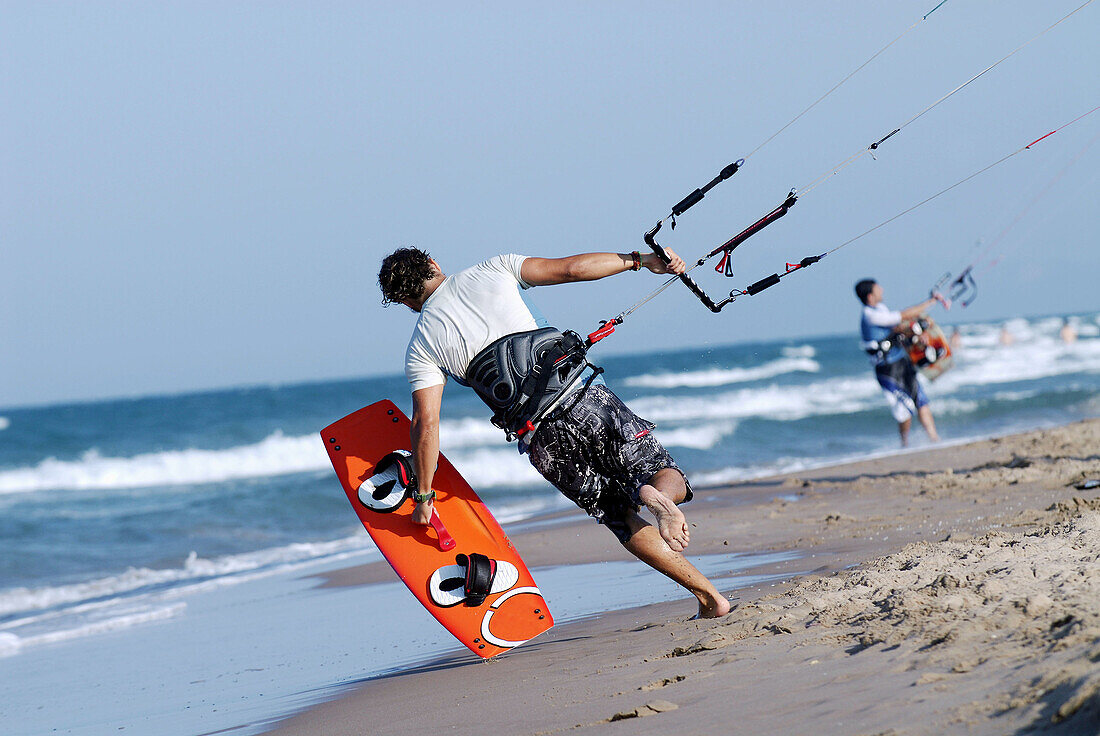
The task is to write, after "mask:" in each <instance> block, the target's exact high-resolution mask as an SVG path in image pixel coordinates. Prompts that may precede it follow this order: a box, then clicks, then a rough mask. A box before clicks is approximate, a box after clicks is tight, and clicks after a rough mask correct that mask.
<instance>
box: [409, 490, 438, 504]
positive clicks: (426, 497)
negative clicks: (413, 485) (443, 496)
mask: <svg viewBox="0 0 1100 736" xmlns="http://www.w3.org/2000/svg"><path fill="white" fill-rule="evenodd" d="M411 495H412V500H413V501H415V502H416V503H427V502H428V501H431V500H432V499H433V498H435V489H434V488H433V489H431V490H430V491H428V492H427V493H421V492H420V491H413V492H412V494H411Z"/></svg>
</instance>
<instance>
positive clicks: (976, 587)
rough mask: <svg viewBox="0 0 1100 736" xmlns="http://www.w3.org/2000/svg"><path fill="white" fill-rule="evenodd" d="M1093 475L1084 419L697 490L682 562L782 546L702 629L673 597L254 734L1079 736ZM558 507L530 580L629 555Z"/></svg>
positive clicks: (1098, 647) (1097, 470)
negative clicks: (766, 577) (564, 516)
mask: <svg viewBox="0 0 1100 736" xmlns="http://www.w3.org/2000/svg"><path fill="white" fill-rule="evenodd" d="M1098 478H1100V420H1089V421H1084V422H1077V423H1073V424H1069V425H1066V426H1063V427H1058V428H1054V429H1044V430H1037V431H1033V432H1029V433H1025V434H1021V435H1015V436H1010V437H1004V438H996V439H991V440H986V441H981V442H977V443H973V444H968V445H962V446H956V447H941V448H936V449H932V450H926V451H921V452H913V453H903V454H899V455H894V456H890V457H886V458H881V459H876V460H869V461H864V462H861V463H856V464H850V465H842V466H834V467H829V468H823V469H820V470H816V471H810V472H804V473H799V474H798V475H797V477H796V476H782V477H778V478H771V479H765V480H759V481H754V482H748V483H741V484H737V485H734V486H730V487H723V488H701V489H697V496H696V500H695V501H694V502H693V503H692V504H690V505H689V506H687V507H685V511H686V513H687V514H688V518H689V520H690V521H691V522H692V524H693V529H692V545H691V548H690V549H689V553H690V554H694V555H711V554H713V555H722V554H729V553H730V552H742V553H760V552H767V551H791V550H794V551H797V552H798V553H799V556H798V557H796V558H794V559H788V560H786V561H783V562H778V563H775V564H773V565H770V566H768V568H767V569H762V570H755V571H754V572H761V573H771V574H776V575H781V576H783V580H782V582H779V583H774V584H765V585H759V586H755V587H752V588H748V589H741V590H738V591H736V593H734V594H733V595H732V596H731V597H732V599H733V600H734V602H735V607H734V610H733V611H732V612H731V614H730V615H728V616H726V617H725V618H722V619H719V620H712V621H689V620H688V619H689V617H690V615H691V614H692V613H693V612H694V601H693V600H683V601H678V602H673V603H663V604H657V605H652V606H646V607H641V608H633V609H628V610H623V611H615V612H610V613H608V614H605V615H601V616H598V617H595V618H591V619H587V620H584V621H580V622H575V623H570V624H567V625H559V626H557V627H555V628H554V629H553V630H551V631H550V632H548V633H547V634H545V635H543V636H542V637H540V638H538V639H537V640H535V641H533V642H530V643H528V644H527V645H525V646H523V647H520V648H518V649H516V650H514V651H513V652H510V653H508V654H507V655H504V656H502V657H499V658H497V659H495V660H490V661H487V662H480V661H477V660H476V659H475V658H473V657H471V656H470V655H469V654H468V653H458V652H456V653H455V654H454V655H452V656H449V657H446V658H444V659H442V660H440V661H437V662H433V663H431V664H428V665H424V666H421V667H418V668H415V669H413V670H410V671H406V672H402V673H400V674H397V675H392V676H388V677H382V678H378V679H373V680H368V681H365V682H364V683H362V684H360V685H358V686H356V687H355V688H354V689H351V690H349V691H346V692H345V694H343V695H342V696H341V697H339V698H338V699H336V700H333V701H330V702H327V703H323V704H321V705H319V706H316V707H314V708H312V709H310V710H307V711H305V712H303V713H300V714H298V715H296V716H294V717H292V718H290V719H288V720H286V721H284V722H282V723H280V724H278V725H277V727H275V728H274V730H272V731H270V733H275V734H281V735H283V736H291V735H299V734H300V735H305V734H310V735H316V734H326V735H337V734H365V733H386V734H405V733H408V734H414V733H415V734H421V733H424V732H429V731H430V732H444V733H451V734H485V733H499V734H532V735H535V734H538V735H542V734H555V733H564V732H589V731H595V730H597V729H599V730H600V732H603V731H604V729H606V730H607V731H608V732H614V730H613V729H619V732H622V733H631V734H648V733H654V734H656V733H661V734H669V733H675V734H709V733H713V732H715V731H720V732H726V733H784V734H787V733H789V734H801V733H837V734H868V735H871V734H878V735H886V734H891V735H895V734H896V735H898V736H900V735H901V734H942V733H965V734H1008V733H1032V732H1044V733H1046V732H1051V733H1065V734H1097V733H1100V488H1094V487H1091V484H1088V483H1087V481H1089V480H1091V479H1098ZM570 518H571V519H572V518H573V517H570ZM575 518H576V520H575V521H569V522H566V523H562V524H559V525H554V526H547V527H538V528H535V529H532V530H531V531H522V530H521V531H518V532H515V533H513V534H512V538H513V541H514V542H515V544H516V546H517V547H518V549H519V550H520V551H521V552H522V554H523V556H524V559H525V560H526V561H527V563H528V565H529V566H530V567H538V566H544V565H563V564H570V563H579V562H595V561H600V560H605V559H607V560H620V559H628V558H629V556H628V555H627V554H626V553H625V552H624V551H623V550H622V549H621V548H619V547H618V546H617V544H616V543H615V542H614V539H613V538H612V537H611V535H609V534H608V533H607V532H606V531H604V530H601V529H598V528H596V527H595V526H594V525H592V524H591V523H590V522H588V521H587V520H585V519H584V518H583V517H581V516H579V515H576V517H575ZM654 575H656V573H654ZM390 576H392V571H390V570H389V568H388V566H386V565H385V564H384V563H377V564H372V565H366V566H362V567H356V568H349V569H345V570H341V571H338V572H336V573H334V574H331V575H327V576H326V578H325V580H324V581H323V582H322V585H324V586H340V587H347V586H358V585H363V584H366V583H369V582H374V581H378V580H384V579H390ZM616 584H619V583H617V582H616V580H614V579H609V580H608V581H607V585H608V586H615V585H616ZM551 605H553V602H552V601H551ZM620 721H623V722H624V723H620Z"/></svg>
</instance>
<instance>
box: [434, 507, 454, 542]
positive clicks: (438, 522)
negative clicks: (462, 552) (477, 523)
mask: <svg viewBox="0 0 1100 736" xmlns="http://www.w3.org/2000/svg"><path fill="white" fill-rule="evenodd" d="M428 523H429V524H431V525H432V529H435V533H436V534H438V535H439V548H440V549H441V550H443V551H444V552H446V551H447V550H449V549H454V548H455V539H454V537H452V536H451V533H450V532H449V531H447V527H445V526H443V520H442V519H440V518H439V512H438V511H437V510H436V509H435V507H434V506H433V507H432V518H431V521H429V522H428Z"/></svg>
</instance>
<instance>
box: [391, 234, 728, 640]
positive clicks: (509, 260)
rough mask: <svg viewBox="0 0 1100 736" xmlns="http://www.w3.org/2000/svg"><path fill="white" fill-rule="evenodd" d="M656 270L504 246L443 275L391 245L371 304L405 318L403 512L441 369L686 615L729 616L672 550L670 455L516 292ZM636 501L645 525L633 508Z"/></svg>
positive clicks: (676, 486)
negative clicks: (407, 402)
mask: <svg viewBox="0 0 1100 736" xmlns="http://www.w3.org/2000/svg"><path fill="white" fill-rule="evenodd" d="M668 254H669V255H670V256H671V263H669V264H668V265H666V264H665V263H664V262H663V261H661V260H660V259H659V258H657V256H656V255H645V256H643V255H641V254H639V253H637V252H634V253H629V254H620V253H585V254H581V255H575V256H569V257H565V258H531V257H526V256H521V255H515V254H508V255H501V256H497V257H496V258H491V259H489V260H487V261H484V262H483V263H478V264H477V265H474V266H472V267H470V268H467V269H466V270H464V271H460V272H458V273H456V274H453V275H450V276H447V275H445V274H444V273H443V271H442V269H441V268H440V267H439V264H437V263H436V262H435V261H434V260H433V259H432V258H431V257H430V256H429V255H428V254H427V253H425V252H424V251H421V250H419V249H415V248H402V249H400V250H398V251H395V252H394V253H392V254H391V255H389V256H387V257H386V258H385V259H384V260H383V262H382V267H381V269H380V271H379V274H378V283H379V286H380V287H381V289H382V294H383V297H384V301H385V302H387V303H399V304H404V305H405V306H407V307H409V308H410V309H412V310H413V311H414V312H417V313H419V315H420V316H419V319H418V320H417V323H416V327H415V328H414V329H413V334H412V339H411V340H410V341H409V347H408V351H407V353H406V356H405V374H406V376H407V378H408V380H409V384H410V387H411V390H412V399H413V416H412V437H411V440H412V450H413V464H414V468H415V473H416V476H417V480H418V484H419V488H420V489H421V493H420V494H418V495H417V496H415V500H416V502H417V503H416V508H415V510H414V512H413V520H414V521H415V522H417V523H420V524H427V523H428V522H429V520H430V519H431V514H432V498H433V497H434V492H431V491H430V489H431V483H432V478H433V476H434V474H435V467H436V463H437V461H438V457H439V413H440V407H441V404H442V400H443V386H444V384H445V383H446V381H447V379H448V378H453V379H455V380H456V381H458V382H459V383H462V384H463V385H468V386H471V387H472V388H473V389H474V390H475V391H476V392H477V393H478V395H479V396H481V398H482V399H483V400H485V402H486V403H487V404H488V405H489V406H490V408H492V409H494V410H495V411H496V413H495V415H494V418H493V421H494V423H496V424H497V425H498V426H500V427H502V428H504V429H505V430H506V431H507V432H508V435H509V438H510V439H511V438H515V437H519V440H520V442H521V443H522V445H523V446H525V447H526V450H527V453H528V458H529V459H530V461H531V464H532V465H534V467H535V468H536V469H537V470H538V471H539V472H540V473H541V474H542V475H543V477H545V478H546V479H547V480H549V481H550V482H551V483H552V484H553V485H554V486H555V487H557V488H558V489H559V490H560V491H561V492H562V493H563V494H564V495H565V496H566V497H567V498H569V499H570V500H572V501H573V502H574V503H576V504H577V505H578V506H580V507H581V508H582V509H583V510H584V511H585V512H586V513H588V514H589V515H590V516H592V517H593V518H595V519H596V520H597V521H598V522H599V523H601V524H603V525H605V526H607V527H608V529H610V530H611V531H612V532H613V533H614V534H615V536H616V537H617V538H618V539H619V541H620V542H621V543H622V544H623V546H624V547H626V548H627V549H628V550H629V551H630V552H632V553H633V554H634V555H635V556H637V557H638V558H639V559H641V560H642V561H643V562H645V563H647V564H648V565H650V566H651V567H653V568H654V569H656V570H658V571H660V572H662V573H664V574H665V575H667V576H668V577H670V578H672V579H673V580H675V581H676V582H678V583H679V584H680V585H682V586H683V587H684V588H686V589H687V590H688V591H690V592H691V593H692V594H693V595H694V596H695V597H696V599H697V600H698V601H699V616H700V617H701V618H712V617H717V616H724V615H725V614H726V613H728V612H729V609H730V603H729V601H728V600H727V599H726V598H725V597H724V596H723V595H722V594H721V593H719V592H718V590H717V588H715V586H714V584H713V583H711V582H710V581H709V580H708V579H707V578H706V577H705V576H704V575H703V574H702V573H700V572H699V571H698V570H697V569H696V568H695V566H694V565H692V564H691V563H690V562H689V561H688V560H687V558H686V557H684V556H683V554H682V551H683V549H684V548H685V547H687V545H688V542H689V538H690V534H689V531H688V524H687V521H686V519H685V518H684V514H683V512H681V511H680V510H679V509H678V508H677V504H680V503H686V502H687V501H689V500H691V496H692V493H691V487H690V485H689V484H688V482H687V478H686V477H685V476H684V474H683V473H682V471H681V470H680V468H679V467H678V466H677V465H676V463H675V461H674V460H673V459H672V457H671V455H669V454H668V452H667V451H666V450H665V448H664V447H662V446H661V444H660V443H659V442H658V441H657V439H656V438H655V437H654V436H653V434H652V429H653V427H654V425H653V424H652V423H651V422H647V421H646V420H644V419H641V418H639V417H638V416H636V415H635V414H634V413H633V412H632V411H631V410H630V409H629V408H627V407H626V405H625V404H623V402H622V401H621V400H620V399H619V398H618V397H617V396H615V394H614V393H612V392H611V390H610V389H608V388H607V386H605V385H603V384H602V383H597V382H595V381H593V380H592V379H593V378H595V374H594V373H591V372H590V369H591V368H592V366H591V365H590V364H588V363H587V359H586V356H585V355H584V350H583V348H581V347H580V343H579V340H577V339H575V338H576V336H575V335H572V333H564V334H563V333H560V332H558V331H557V330H555V329H554V328H552V327H548V326H546V325H545V324H540V320H539V319H537V318H536V316H535V315H534V314H533V313H532V312H531V309H530V308H529V307H528V305H527V304H526V302H525V301H524V300H523V298H522V297H521V291H522V290H526V289H530V288H532V287H535V286H548V285H552V284H564V283H571V282H577V281H594V280H596V279H602V278H606V277H608V276H613V275H615V274H619V273H623V272H624V271H639V270H641V269H642V268H643V267H644V268H646V269H648V270H649V271H652V272H653V273H657V274H665V273H683V272H684V270H685V269H686V266H685V265H684V262H683V260H681V259H680V258H679V256H677V255H676V254H675V253H673V252H672V251H668ZM642 506H645V507H646V508H648V509H649V510H650V511H651V512H652V513H653V515H654V518H655V519H656V522H657V526H656V527H654V526H652V525H650V524H649V523H647V522H646V521H645V520H644V519H642V517H641V516H640V515H639V511H640V510H641V507H642Z"/></svg>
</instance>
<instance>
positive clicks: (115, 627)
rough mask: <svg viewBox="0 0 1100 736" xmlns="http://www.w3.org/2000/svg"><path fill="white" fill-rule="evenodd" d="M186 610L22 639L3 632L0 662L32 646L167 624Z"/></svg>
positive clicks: (149, 611)
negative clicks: (141, 626)
mask: <svg viewBox="0 0 1100 736" xmlns="http://www.w3.org/2000/svg"><path fill="white" fill-rule="evenodd" d="M186 608H187V604H186V603H174V604H172V605H169V606H159V607H150V608H146V609H144V610H135V611H130V612H128V613H120V614H111V615H108V616H107V617H106V618H103V619H102V620H98V621H88V622H84V621H73V622H69V623H68V624H67V625H65V626H62V627H60V628H56V629H51V630H49V631H44V632H42V633H37V634H23V635H20V634H13V633H11V632H10V631H6V632H0V658H2V657H11V656H14V655H16V654H19V653H20V652H21V651H23V649H25V648H26V647H30V646H37V645H40V644H56V643H57V642H61V641H69V640H70V639H79V638H82V637H85V636H94V635H95V634H106V633H109V632H113V631H121V630H123V629H129V628H131V627H133V626H140V625H142V624H147V623H151V622H153V621H166V620H168V619H171V618H175V617H176V616H179V615H180V614H181V613H183V612H184V610H186Z"/></svg>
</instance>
